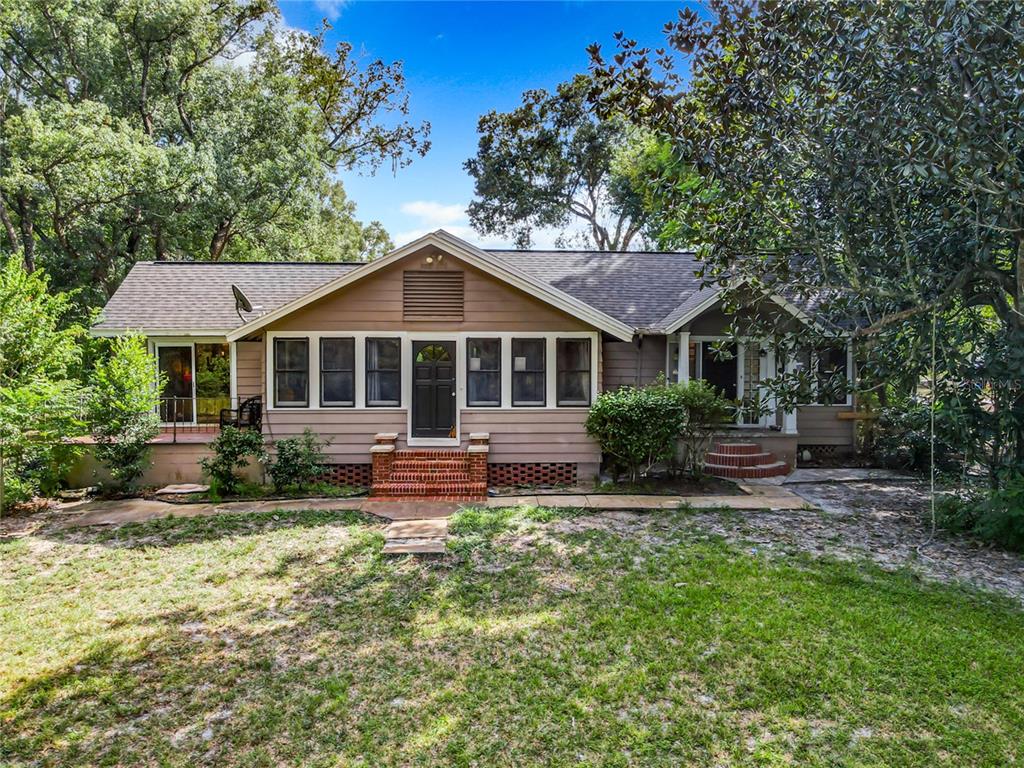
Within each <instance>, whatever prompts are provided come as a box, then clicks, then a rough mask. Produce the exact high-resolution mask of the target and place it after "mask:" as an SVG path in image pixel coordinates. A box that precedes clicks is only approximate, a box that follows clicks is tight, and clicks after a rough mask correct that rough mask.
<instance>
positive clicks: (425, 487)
mask: <svg viewBox="0 0 1024 768" xmlns="http://www.w3.org/2000/svg"><path fill="white" fill-rule="evenodd" d="M475 437H476V439H475V440H472V439H471V440H470V443H471V445H470V446H469V449H468V450H458V449H448V448H445V449H436V450H432V449H412V448H410V449H403V450H397V449H396V448H395V441H394V440H393V439H390V438H391V435H390V434H383V435H378V436H377V438H376V439H377V443H376V445H374V446H373V448H371V456H372V458H373V485H372V486H371V488H370V500H371V501H398V500H402V501H407V500H410V499H424V500H425V499H430V500H432V501H480V500H481V499H484V498H486V497H487V453H488V445H487V442H486V437H484V436H483V435H477V436H475Z"/></svg>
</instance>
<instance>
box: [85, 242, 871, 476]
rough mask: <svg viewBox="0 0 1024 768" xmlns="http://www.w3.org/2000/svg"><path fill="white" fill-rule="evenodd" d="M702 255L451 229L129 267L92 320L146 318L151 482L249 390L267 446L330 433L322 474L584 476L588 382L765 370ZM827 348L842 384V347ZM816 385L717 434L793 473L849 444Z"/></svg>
mask: <svg viewBox="0 0 1024 768" xmlns="http://www.w3.org/2000/svg"><path fill="white" fill-rule="evenodd" d="M697 268H698V264H697V262H696V260H695V257H694V255H693V254H692V253H652V252H631V253H607V252H595V251H585V252H584V251H572V252H568V251H554V252H552V251H515V250H485V249H480V248H477V247H475V246H473V245H471V244H469V243H467V242H465V241H463V240H461V239H459V238H456V237H454V236H452V235H450V234H448V233H446V232H444V231H437V232H434V233H431V234H429V235H427V236H425V237H422V238H420V239H418V240H416V241H415V242H412V243H409V244H408V245H404V246H402V247H400V248H397V249H396V250H394V251H392V252H391V253H390V254H388V255H386V256H384V257H382V258H379V259H376V260H374V261H370V262H366V263H332V264H324V263H286V262H272V263H266V262H260V263H257V262H241V263H224V262H193V261H162V262H140V263H138V264H136V265H135V266H134V267H133V268H132V270H131V272H130V273H129V274H128V276H127V277H126V278H125V280H124V282H123V283H122V284H121V286H120V287H119V288H118V290H117V292H116V293H115V294H114V295H113V297H112V298H111V299H110V301H109V302H108V303H107V305H106V307H105V309H104V311H103V314H102V316H101V319H100V320H99V322H98V323H97V324H96V325H95V326H94V327H93V329H92V332H93V333H94V334H96V335H100V336H112V335H118V334H123V333H126V332H129V331H134V332H139V333H142V334H143V335H145V336H146V338H147V339H148V343H149V348H150V350H151V352H152V354H153V356H154V359H155V365H156V367H157V368H158V369H159V370H160V371H161V372H162V373H163V374H164V377H165V384H164V387H163V392H162V394H163V396H164V400H163V401H162V403H161V406H160V413H161V421H162V422H163V433H162V434H161V435H160V437H159V438H158V439H157V441H155V445H154V456H153V459H154V465H153V467H152V469H151V470H150V471H149V474H148V475H147V477H146V478H145V479H146V480H147V481H148V482H169V481H186V480H197V479H198V477H199V468H198V465H197V462H198V459H199V458H200V457H201V456H203V455H205V454H206V453H207V451H208V448H207V444H208V443H209V441H210V440H212V438H213V437H214V436H215V434H216V432H217V430H218V424H219V422H220V419H221V409H222V408H238V407H239V405H240V404H243V403H246V402H247V401H248V402H249V403H250V404H251V403H253V402H256V401H254V400H253V398H259V402H260V404H261V410H262V431H263V433H264V435H265V437H266V440H267V442H268V444H269V445H270V446H271V447H272V446H273V443H274V441H277V440H280V439H282V438H286V437H292V436H295V435H299V434H301V433H302V432H303V430H304V429H305V428H306V427H310V428H312V429H313V430H314V431H315V432H316V433H318V434H319V435H320V436H321V437H322V438H323V439H325V440H328V441H329V445H328V446H327V448H326V449H325V450H326V454H327V456H328V458H329V461H330V470H331V477H333V478H335V479H336V480H337V481H339V482H345V483H354V484H369V483H370V482H371V479H373V465H374V462H377V463H378V465H379V466H378V467H377V470H378V475H379V476H378V478H377V481H378V482H380V483H381V491H380V492H382V493H384V494H386V495H392V494H394V495H401V494H402V493H406V494H411V493H414V492H416V491H417V490H418V491H423V488H422V487H421V485H416V482H415V481H420V480H422V479H423V477H422V472H421V473H420V474H419V475H417V474H416V472H415V471H414V470H416V469H417V468H419V469H421V470H422V469H423V467H424V464H423V463H424V462H428V461H431V460H434V461H435V465H434V468H435V469H438V470H440V469H445V468H447V469H448V470H452V474H451V476H450V480H451V483H450V487H448V488H447V491H448V492H450V493H452V494H454V495H462V494H464V493H465V492H466V491H467V489H466V488H464V487H461V486H459V484H458V480H459V478H462V479H465V478H464V476H463V475H460V474H459V472H458V471H457V470H460V468H461V465H459V464H458V462H459V461H461V460H463V459H464V458H467V457H469V456H470V455H472V456H473V457H475V458H474V461H475V462H476V465H475V466H476V467H477V468H476V470H474V471H475V473H476V474H475V475H474V479H475V482H476V483H477V485H476V486H474V489H473V492H474V493H476V492H477V491H478V490H479V483H480V482H487V483H490V484H492V485H496V484H497V485H501V484H520V483H533V482H536V483H561V482H564V483H577V482H587V481H589V480H592V479H593V478H594V477H595V476H596V475H597V474H598V471H599V467H600V463H601V453H600V450H599V448H598V446H597V444H596V443H595V442H594V441H593V440H592V439H591V438H590V437H588V435H587V434H586V431H585V430H584V421H585V419H586V417H587V412H588V408H589V406H590V405H591V403H592V402H593V400H594V398H595V397H596V396H597V394H598V393H599V392H602V391H605V390H610V389H613V388H615V387H619V386H622V385H625V384H633V385H643V384H647V383H649V382H651V381H653V380H655V379H656V378H657V377H659V376H661V375H665V376H667V377H668V378H669V379H674V380H678V381H687V380H688V379H691V378H698V377H699V378H703V379H705V380H707V381H709V382H711V383H713V384H714V385H716V386H717V387H719V388H720V389H722V390H723V391H724V392H725V394H726V395H727V396H728V397H730V398H736V399H739V400H748V401H749V400H750V399H751V398H755V397H760V395H761V391H760V389H759V387H760V382H761V381H762V380H763V379H765V378H767V377H771V376H773V375H775V374H776V368H777V367H778V366H779V361H777V360H776V359H775V353H774V351H773V350H772V349H770V348H762V347H761V346H760V345H757V344H744V343H742V342H740V343H738V344H737V345H735V348H734V349H733V350H732V351H733V352H734V354H733V355H732V356H731V357H729V358H728V359H725V358H723V357H722V356H721V355H720V353H719V352H720V345H721V344H722V343H723V342H726V341H727V340H726V337H725V330H726V328H727V327H728V325H729V322H730V320H729V318H728V317H727V316H726V315H725V314H724V312H723V309H722V305H721V301H720V297H719V295H718V291H717V290H715V289H711V288H706V287H705V288H701V280H700V279H699V278H698V277H697V276H696V271H697ZM772 299H773V301H774V306H775V308H776V309H778V310H779V311H786V312H790V313H792V315H793V317H794V322H797V321H799V322H811V321H812V320H811V319H810V318H808V317H807V316H806V315H805V314H804V313H803V312H801V310H800V309H798V308H797V307H795V306H793V305H791V304H790V303H788V302H787V301H785V300H784V299H781V298H779V297H772ZM758 311H760V310H758ZM716 345H719V346H718V349H717V350H716ZM833 357H834V358H835V359H833V360H831V362H830V364H831V365H834V366H840V367H842V368H843V369H844V370H845V371H846V374H847V376H849V377H851V381H852V376H853V358H852V354H851V352H850V349H849V346H848V345H847V349H845V350H842V351H841V352H840V353H839V354H837V355H834V356H833ZM791 364H793V365H796V364H798V363H797V362H795V361H794V362H792V363H791ZM809 400H811V402H808V403H807V404H806V405H802V406H800V407H797V408H795V409H794V410H790V411H783V410H782V409H780V408H777V407H774V405H773V404H772V403H771V401H767V404H768V408H767V410H766V412H764V413H762V414H759V415H758V416H756V417H754V418H751V417H740V418H738V420H737V424H736V425H735V428H734V429H731V430H730V431H731V432H732V433H734V434H733V436H734V437H735V436H737V435H738V436H740V439H742V440H744V441H748V442H753V443H756V444H757V445H758V446H761V448H760V449H759V451H758V455H759V456H760V455H762V454H763V453H769V452H770V453H774V454H775V456H774V457H771V459H772V462H771V463H772V464H773V465H774V464H776V463H783V464H784V465H785V467H789V468H791V467H792V466H793V465H794V463H795V457H796V453H797V450H798V447H799V449H801V450H802V449H803V448H808V449H810V450H812V451H817V452H829V453H831V452H836V451H848V450H850V449H851V448H852V446H853V443H854V430H853V422H852V421H851V420H849V419H848V418H842V415H843V413H846V412H849V411H851V410H852V409H853V401H852V399H851V397H850V396H849V395H846V394H845V393H844V394H843V395H841V396H840V397H839V398H838V399H836V398H831V399H830V398H828V397H827V396H823V397H815V396H814V393H812V396H811V397H810V398H809ZM815 400H817V401H815ZM776 457H777V460H778V461H776ZM467 460H468V459H467ZM415 462H419V464H417V463H415ZM452 462H455V463H452ZM730 463H735V464H736V465H737V466H739V465H742V464H747V465H750V464H752V463H753V464H762V463H763V462H762V461H761V460H760V459H758V460H756V461H755V460H754V459H749V460H746V459H745V460H738V461H735V462H730ZM467 466H468V464H467ZM481 467H483V468H482V469H481ZM382 473H383V474H382ZM481 473H484V474H485V475H486V479H484V478H483V476H482V475H481ZM726 474H728V473H726ZM385 479H387V480H388V481H389V482H390V483H391V485H387V486H386V487H385V484H384V481H385ZM403 483H404V485H403ZM434 490H438V489H434Z"/></svg>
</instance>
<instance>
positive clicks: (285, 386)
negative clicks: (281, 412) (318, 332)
mask: <svg viewBox="0 0 1024 768" xmlns="http://www.w3.org/2000/svg"><path fill="white" fill-rule="evenodd" d="M274 405H276V406H279V407H282V408H302V407H305V406H308V405H309V339H307V338H300V339H282V338H277V339H274Z"/></svg>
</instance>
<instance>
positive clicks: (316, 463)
mask: <svg viewBox="0 0 1024 768" xmlns="http://www.w3.org/2000/svg"><path fill="white" fill-rule="evenodd" d="M326 445H327V442H326V441H322V440H320V439H319V437H318V436H317V434H316V433H315V432H313V430H311V429H310V428H309V427H307V428H306V430H305V431H304V432H303V433H302V436H301V437H290V438H288V439H286V440H279V441H277V443H276V444H275V449H276V453H277V460H276V461H275V462H274V463H273V465H271V467H270V468H269V469H268V470H267V471H268V472H269V473H270V479H271V480H272V481H273V483H274V489H275V490H277V491H282V490H284V489H285V488H289V487H292V486H298V487H300V488H302V487H305V486H311V485H313V484H314V483H316V482H317V480H319V479H320V477H322V476H323V474H324V451H323V449H324V446H326Z"/></svg>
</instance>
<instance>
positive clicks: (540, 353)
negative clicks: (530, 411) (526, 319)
mask: <svg viewBox="0 0 1024 768" xmlns="http://www.w3.org/2000/svg"><path fill="white" fill-rule="evenodd" d="M546 347H547V341H546V340H545V339H512V405H513V406H518V407H529V406H534V407H537V406H544V405H545V404H546V403H547V398H546V384H547V369H546V366H545V363H546V360H545V357H546Z"/></svg>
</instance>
